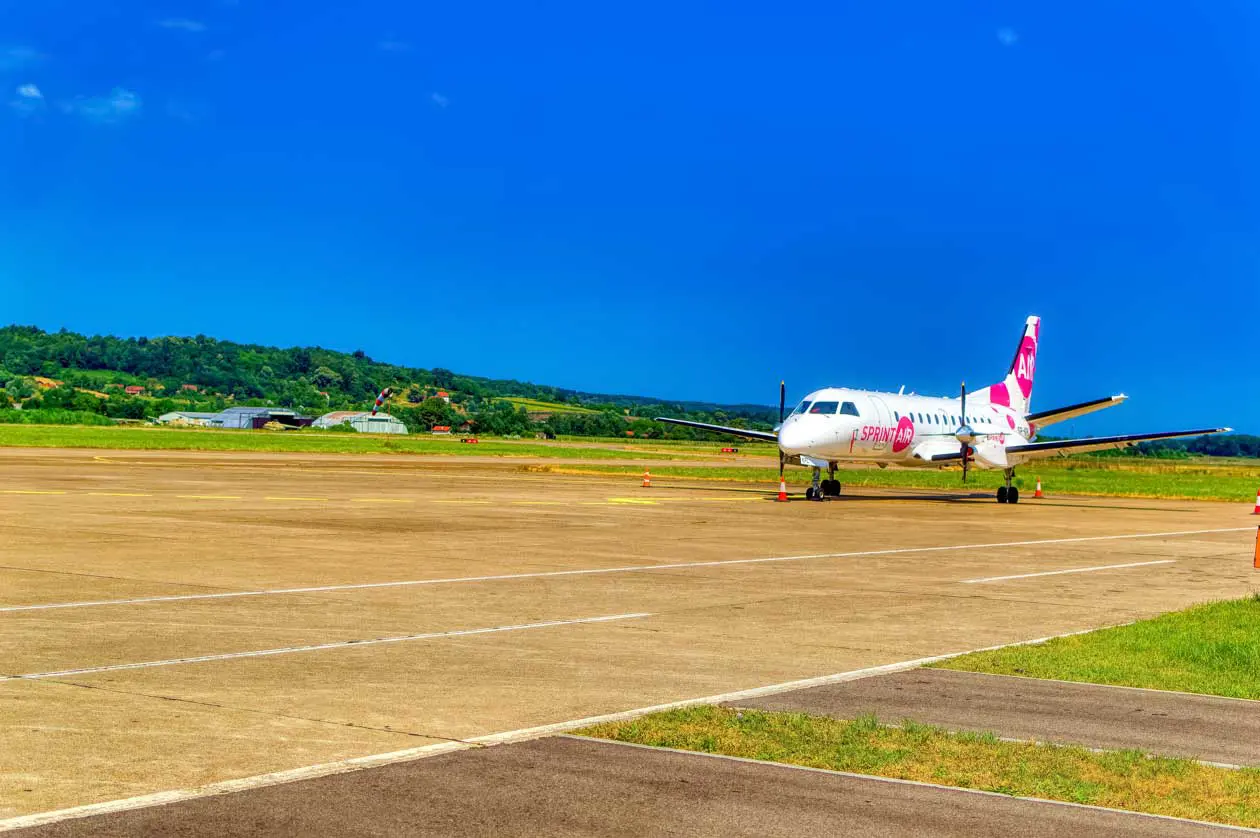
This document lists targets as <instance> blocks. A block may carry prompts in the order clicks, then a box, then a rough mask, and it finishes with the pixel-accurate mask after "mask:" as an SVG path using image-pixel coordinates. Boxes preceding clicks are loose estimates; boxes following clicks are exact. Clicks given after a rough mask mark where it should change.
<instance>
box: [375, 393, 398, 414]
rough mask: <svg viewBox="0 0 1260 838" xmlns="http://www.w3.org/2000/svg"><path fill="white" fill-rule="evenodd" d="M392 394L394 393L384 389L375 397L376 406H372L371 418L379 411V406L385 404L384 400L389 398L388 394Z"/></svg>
mask: <svg viewBox="0 0 1260 838" xmlns="http://www.w3.org/2000/svg"><path fill="white" fill-rule="evenodd" d="M392 392H394V391H393V390H391V389H390V388H388V387H386V388H385V389H384V390H382V391H381V394H380V395H379V396H377V397H376V404H374V405H372V415H373V416H375V415H376V411H378V410H380V409H381V405H383V404H385V400H386V399H388V398H389V394H390V393H392Z"/></svg>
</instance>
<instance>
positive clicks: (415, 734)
mask: <svg viewBox="0 0 1260 838" xmlns="http://www.w3.org/2000/svg"><path fill="white" fill-rule="evenodd" d="M41 682H42V683H45V684H55V685H58V686H63V687H74V688H77V689H82V690H97V691H100V692H106V693H113V694H116V695H128V696H135V697H138V698H148V699H153V700H155V701H170V702H174V703H177V704H191V705H194V706H197V707H207V708H210V709H214V710H228V711H232V712H237V713H251V714H254V715H258V716H268V717H271V718H277V719H290V720H292V721H299V722H311V723H312V724H321V725H330V726H333V727H345V728H352V729H355V730H370V731H374V732H376V733H390V734H397V735H399V736H407V737H412V738H417V739H435V740H439V741H442V742H456V743H460V744H464V745H475V744H477V743H475V742H468V741H466V740H464V739H459V738H457V737H451V736H439V735H436V734H430V733H421V732H419V731H414V730H406V729H402V728H395V727H380V726H376V725H366V724H359V723H357V722H346V721H337V720H335V719H320V718H316V717H313V716H302V715H298V714H296V713H280V712H277V711H274V710H259V709H256V708H253V707H238V706H236V705H232V704H224V703H220V702H215V701H202V700H199V699H195V698H184V697H181V696H174V695H161V694H157V693H147V692H142V691H140V690H124V689H119V688H117V687H107V686H102V685H100V684H85V683H83V682H81V681H69V680H65V679H60V678H45V679H41Z"/></svg>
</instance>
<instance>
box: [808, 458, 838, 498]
mask: <svg viewBox="0 0 1260 838" xmlns="http://www.w3.org/2000/svg"><path fill="white" fill-rule="evenodd" d="M828 473H829V474H830V475H831V476H830V477H829V478H828V479H826V480H822V479H821V478H822V469H821V468H815V469H814V479H813V481H812V482H811V483H810V486H809V488H808V489H806V490H805V497H806V498H807V499H808V500H822V499H823V498H838V497H840V481H839V480H837V479H836V464H835V463H831V464H830V468H829V469H828Z"/></svg>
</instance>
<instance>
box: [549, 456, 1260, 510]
mask: <svg viewBox="0 0 1260 838" xmlns="http://www.w3.org/2000/svg"><path fill="white" fill-rule="evenodd" d="M546 469H547V470H549V471H552V472H555V473H565V474H604V475H629V474H634V473H635V472H636V468H635V467H633V466H619V465H616V464H613V463H609V464H608V465H602V464H601V465H563V466H561V465H557V466H547V467H546ZM1222 472H1224V473H1222ZM652 476H653V477H656V478H669V477H676V478H685V479H696V480H726V481H737V482H750V483H751V482H755V483H760V484H762V485H764V486H768V487H770V488H773V487H774V486H777V485H778V482H779V472H778V469H777V467H756V466H707V467H706V466H688V465H669V466H660V467H654V468H653V469H652ZM784 477H785V478H786V479H787V482H788V483H789V484H790V485H792V486H794V487H797V488H798V489H799V488H801V487H804V486H805V485H808V483H809V481H810V472H809V471H808V470H807V469H799V468H792V469H788V470H787V471H786V472H785V473H784ZM836 477H837V479H838V480H839V481H840V482H841V484H843V485H844V486H846V487H852V488H859V487H870V488H904V489H949V490H953V491H969V492H972V491H986V490H996V489H997V487H998V486H1000V485H1001V484H1002V473H1001V472H998V471H981V470H979V469H974V470H972V471H971V472H970V473H969V474H968V478H967V483H966V485H963V482H962V476H961V473H960V472H959V471H957V470H954V469H948V470H943V471H937V470H932V469H894V468H889V469H880V468H864V469H856V468H854V469H841V470H840V472H839V473H838V474H837V475H836ZM1038 477H1040V478H1041V480H1042V483H1043V488H1044V489H1045V491H1046V493H1047V495H1048V496H1049V497H1051V498H1053V497H1054V496H1055V495H1094V496H1102V497H1130V498H1169V499H1178V500H1225V501H1238V502H1239V503H1251V502H1252V501H1254V499H1255V494H1256V486H1257V485H1260V465H1256V466H1249V467H1241V466H1231V467H1230V468H1228V469H1224V468H1222V469H1219V470H1215V469H1211V468H1204V467H1202V466H1200V467H1198V468H1188V469H1187V470H1186V471H1184V472H1177V471H1147V470H1144V469H1142V468H1141V466H1140V464H1137V465H1135V466H1134V467H1133V468H1132V469H1119V468H1114V467H1111V466H1110V464H1108V466H1107V467H1095V466H1092V465H1075V464H1074V465H1072V466H1064V465H1060V464H1059V463H1053V464H1047V465H1045V466H1041V465H1040V464H1039V465H1038V466H1037V467H1025V468H1023V469H1022V470H1021V472H1020V476H1018V477H1017V478H1016V480H1015V483H1016V485H1018V486H1019V487H1020V492H1021V498H1020V501H1021V502H1023V501H1025V500H1027V501H1029V502H1032V497H1031V495H1032V490H1033V487H1034V486H1035V484H1036V480H1037V478H1038Z"/></svg>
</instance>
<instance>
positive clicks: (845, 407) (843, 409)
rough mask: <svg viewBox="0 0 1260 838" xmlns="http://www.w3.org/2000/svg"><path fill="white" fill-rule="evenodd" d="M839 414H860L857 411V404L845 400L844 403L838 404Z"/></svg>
mask: <svg viewBox="0 0 1260 838" xmlns="http://www.w3.org/2000/svg"><path fill="white" fill-rule="evenodd" d="M840 415H841V416H860V415H861V414H859V413H858V409H857V405H855V404H854V403H853V402H845V403H844V404H842V405H840Z"/></svg>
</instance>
